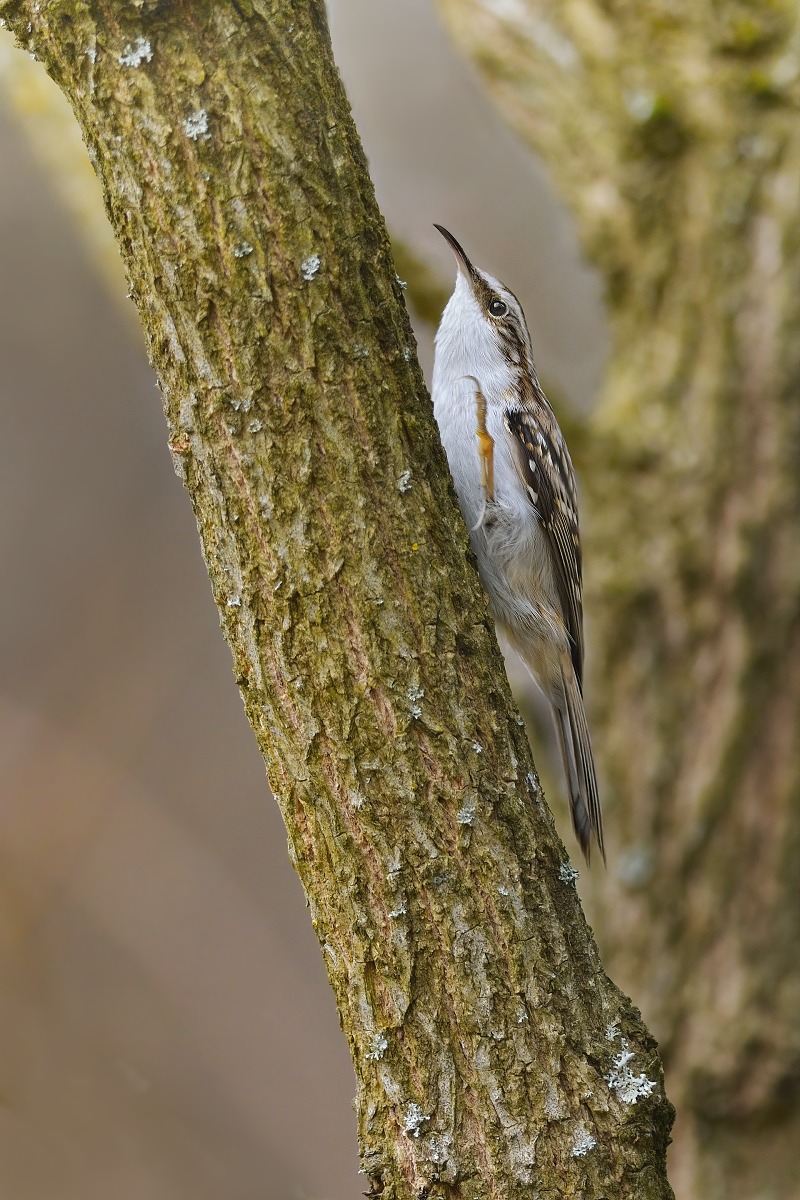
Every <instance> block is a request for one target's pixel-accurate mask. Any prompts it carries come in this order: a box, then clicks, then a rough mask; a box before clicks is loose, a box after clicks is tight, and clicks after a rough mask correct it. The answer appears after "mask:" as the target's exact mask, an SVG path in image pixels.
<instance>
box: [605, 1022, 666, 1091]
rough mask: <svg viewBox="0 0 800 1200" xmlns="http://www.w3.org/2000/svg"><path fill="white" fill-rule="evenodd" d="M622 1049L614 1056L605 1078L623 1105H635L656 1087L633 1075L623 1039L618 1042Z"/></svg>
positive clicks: (641, 1077) (632, 1054)
mask: <svg viewBox="0 0 800 1200" xmlns="http://www.w3.org/2000/svg"><path fill="white" fill-rule="evenodd" d="M620 1045H621V1046H622V1049H621V1050H620V1052H619V1054H617V1055H615V1057H614V1061H613V1063H612V1066H611V1070H610V1071H609V1073H608V1075H606V1076H605V1081H606V1083H607V1084H608V1086H609V1087H610V1088H611V1089H612V1090H613V1091H615V1092H616V1094H617V1096H618V1097H619V1099H620V1100H621V1101H622V1103H623V1104H636V1102H637V1100H641V1098H642V1097H643V1096H649V1095H650V1093H651V1092H652V1090H653V1088H654V1087H655V1086H656V1085H655V1081H654V1080H653V1079H648V1078H647V1076H646V1075H634V1073H633V1071H632V1070H631V1068H630V1066H629V1064H630V1062H631V1061H632V1060H633V1058H634V1053H633V1051H632V1050H629V1049H628V1043H627V1041H626V1039H625V1038H623V1039H622V1041H621V1042H620Z"/></svg>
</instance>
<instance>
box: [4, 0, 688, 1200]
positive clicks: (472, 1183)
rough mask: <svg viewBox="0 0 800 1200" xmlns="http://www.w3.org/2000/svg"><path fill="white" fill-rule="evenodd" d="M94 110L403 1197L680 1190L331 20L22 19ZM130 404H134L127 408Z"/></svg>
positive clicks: (264, 734)
mask: <svg viewBox="0 0 800 1200" xmlns="http://www.w3.org/2000/svg"><path fill="white" fill-rule="evenodd" d="M0 14H1V15H2V16H3V17H4V18H5V20H6V21H7V22H8V24H9V25H10V26H11V28H12V29H13V31H14V32H15V33H16V35H17V37H18V38H19V39H20V41H21V43H22V45H23V47H24V48H26V49H28V50H30V51H31V52H33V53H35V54H36V55H37V56H38V57H40V58H41V59H42V60H43V62H44V63H45V65H46V67H47V69H48V71H49V72H50V73H51V75H52V76H53V78H54V79H55V80H56V82H58V83H59V84H60V85H61V87H62V88H63V90H64V91H65V93H66V94H67V96H68V98H69V99H70V102H71V103H72V105H73V108H74V110H75V113H76V115H77V117H78V120H79V122H80V124H81V126H82V129H83V132H84V136H85V138H86V142H87V145H88V147H89V153H90V156H91V158H92V161H93V163H94V165H95V167H96V169H97V172H98V174H99V176H100V179H101V182H102V185H103V189H104V194H105V200H106V205H107V210H108V214H109V217H110V219H111V222H112V225H113V227H114V230H115V232H116V235H117V238H118V241H119V244H120V247H121V249H122V253H123V256H124V259H125V263H126V267H127V271H128V275H129V279H130V286H131V294H132V296H133V298H134V300H135V302H136V304H137V307H138V309H139V313H140V316H141V319H142V323H143V325H144V329H145V333H146V337H147V341H148V346H149V352H150V355H151V358H152V361H153V364H154V366H155V368H156V371H157V373H158V375H159V377H160V380H161V384H162V389H163V392H164V397H165V408H166V415H167V421H168V425H169V437H170V445H171V448H172V452H173V455H174V458H175V462H176V466H177V469H178V470H179V472H180V474H181V475H182V477H183V479H184V480H185V483H186V486H187V489H188V491H189V494H190V496H191V500H192V503H193V506H194V510H195V513H196V516H197V522H198V527H199V531H200V536H201V540H202V545H203V550H204V554H205V557H206V561H207V564H208V568H209V574H210V576H211V581H212V586H213V590H214V595H215V597H216V601H217V604H218V607H219V612H220V617H221V622H222V626H223V630H224V632H225V635H226V637H227V639H228V641H229V643H230V646H231V650H232V653H233V658H234V668H235V672H236V677H237V680H238V683H239V686H240V688H241V693H242V697H243V700H244V704H245V709H246V711H247V715H248V717H249V719H250V722H251V724H252V725H253V728H254V730H255V733H256V736H257V738H258V741H259V744H260V746H261V749H262V751H263V753H264V757H265V760H266V762H267V766H268V771H269V777H270V780H271V782H272V785H273V788H274V791H275V794H276V796H277V798H278V802H279V804H280V806H281V809H282V812H283V815H284V818H285V821H286V827H287V830H288V834H289V847H290V854H291V856H292V858H293V861H294V862H295V863H296V866H297V870H298V872H299V874H300V876H301V878H302V881H303V884H304V886H305V889H306V893H307V896H308V901H309V906H310V908H311V913H312V918H313V922H314V926H315V929H316V931H317V934H318V936H319V940H320V943H321V945H322V949H323V952H324V958H325V962H326V965H327V968H328V972H329V975H330V979H331V983H332V985H333V989H334V992H335V994H336V999H337V1002H338V1005H339V1011H340V1014H341V1020H342V1025H343V1028H344V1031H345V1034H346V1036H347V1038H348V1041H349V1044H350V1048H351V1051H352V1056H353V1062H354V1064H355V1069H356V1076H357V1080H358V1097H357V1106H358V1122H359V1135H360V1148H361V1156H362V1161H363V1166H364V1170H365V1172H366V1173H367V1175H368V1177H369V1181H370V1185H371V1188H372V1191H373V1193H376V1194H377V1193H379V1192H380V1193H381V1194H382V1195H384V1196H386V1197H392V1198H393V1197H397V1198H398V1200H401V1198H403V1200H404V1198H406V1197H408V1198H411V1197H420V1196H439V1197H464V1198H465V1200H466V1198H467V1197H470V1198H475V1200H477V1198H478V1197H481V1198H482V1197H498V1198H499V1197H501V1196H502V1197H504V1198H507V1197H517V1196H518V1197H522V1196H523V1195H524V1196H530V1195H531V1194H532V1191H531V1188H532V1186H533V1188H534V1191H535V1194H536V1195H537V1196H539V1197H542V1198H543V1200H544V1198H545V1197H564V1196H575V1197H578V1196H580V1197H587V1198H588V1197H598V1198H599V1197H603V1196H604V1197H609V1196H612V1195H613V1196H614V1197H615V1198H616V1197H620V1198H623V1197H630V1198H631V1200H633V1197H637V1198H638V1200H641V1198H643V1197H647V1198H649V1197H653V1198H655V1197H668V1196H670V1195H671V1192H670V1189H669V1185H668V1184H667V1182H666V1177H665V1174H664V1153H665V1148H666V1142H667V1138H668V1131H669V1126H670V1121H671V1107H670V1105H669V1103H668V1101H667V1100H666V1099H665V1097H664V1093H663V1088H662V1081H661V1068H660V1064H659V1060H658V1057H657V1051H656V1047H655V1044H654V1042H653V1040H652V1039H651V1038H650V1037H649V1035H648V1034H647V1032H646V1030H645V1029H644V1027H643V1026H642V1024H641V1022H640V1019H639V1017H638V1014H637V1013H636V1011H635V1010H634V1009H633V1008H632V1006H631V1005H630V1003H629V1002H628V1001H627V1000H626V999H625V998H624V997H623V996H622V995H621V994H620V993H619V992H618V990H617V989H616V988H615V987H614V985H613V984H611V983H610V981H609V980H608V979H607V977H606V976H605V975H604V973H603V971H602V969H601V965H600V962H599V960H598V957H597V953H596V949H595V946H594V943H593V941H592V939H591V934H590V932H589V930H588V927H587V926H586V923H585V921H584V919H583V916H582V913H581V910H580V905H579V902H578V899H577V895H576V892H575V888H574V886H573V880H572V875H571V871H570V869H569V868H568V867H567V865H566V863H565V855H564V850H563V847H561V845H560V843H559V842H558V839H557V837H556V835H555V833H554V830H553V826H552V821H551V819H550V816H549V813H548V812H547V809H546V807H545V806H544V805H543V803H542V799H541V795H540V792H539V788H538V783H537V781H536V778H535V775H534V774H533V767H532V763H531V761H530V758H529V752H528V748H527V744H526V741H525V737H524V731H523V729H522V728H521V727H520V724H519V722H518V719H517V718H516V717H515V716H514V715H513V711H512V709H511V706H510V703H509V695H508V689H507V686H506V683H505V678H504V674H503V669H502V665H501V661H500V658H499V655H498V652H497V648H496V644H495V640H494V635H493V632H492V627H491V622H490V620H489V617H488V613H487V609H486V605H485V601H484V599H483V597H482V595H481V593H480V589H479V586H478V583H477V577H476V574H475V571H474V568H473V565H472V564H471V562H470V560H469V558H468V555H467V553H466V544H467V543H466V534H465V531H464V529H463V527H462V525H461V524H460V520H459V518H458V517H457V513H456V509H455V507H454V504H453V498H452V493H451V489H450V487H449V483H448V481H447V479H448V477H447V472H446V468H445V463H444V459H443V455H442V452H441V449H440V446H439V444H438V439H437V437H436V434H435V428H434V425H433V422H432V416H431V409H430V405H429V401H428V398H427V396H426V394H425V389H424V385H423V382H422V378H421V375H420V372H419V369H418V366H417V364H416V360H415V355H414V350H413V342H412V337H411V333H410V328H409V324H408V320H407V316H406V313H405V310H404V308H403V304H402V294H401V291H400V288H399V285H398V283H397V281H396V278H395V275H394V270H393V267H392V263H391V258H390V254H389V250H388V243H387V239H386V233H385V230H384V227H383V223H382V221H381V219H380V216H379V214H378V212H377V209H376V206H375V202H374V197H373V192H372V188H371V185H370V182H369V177H368V174H367V170H366V166H365V162H364V158H363V155H362V152H361V149H360V146H359V143H358V139H357V135H356V133H355V130H354V127H353V125H352V121H351V118H350V114H349V110H348V106H347V103H346V100H345V97H344V94H343V91H342V87H341V84H340V81H339V78H338V75H337V73H336V70H335V66H334V64H333V60H332V55H331V48H330V43H329V38H328V32H327V27H326V22H325V13H324V8H323V6H322V3H321V2H320V0H310V2H309V3H304V4H298V3H289V2H288V0H284V2H277V0H276V2H273V3H266V2H264V3H250V2H249V0H238V2H235V0H230V2H222V0H219V2H215V3H211V2H208V3H197V2H194V3H189V2H188V0H187V2H184V3H169V4H166V3H163V4H162V3H159V2H158V0H132V2H130V3H121V2H119V0H52V2H51V3H48V4H46V5H41V4H38V3H33V2H29V3H22V2H20V0H4V2H2V3H0ZM110 402H112V400H110Z"/></svg>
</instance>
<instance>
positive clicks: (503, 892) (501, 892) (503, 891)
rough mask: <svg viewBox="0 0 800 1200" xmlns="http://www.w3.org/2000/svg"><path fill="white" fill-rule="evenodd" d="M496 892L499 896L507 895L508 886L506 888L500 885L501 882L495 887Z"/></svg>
mask: <svg viewBox="0 0 800 1200" xmlns="http://www.w3.org/2000/svg"><path fill="white" fill-rule="evenodd" d="M497 894H498V895H499V896H508V895H509V894H510V893H509V890H508V888H507V887H503V886H502V884H501V885H500V887H499V888H498V889H497Z"/></svg>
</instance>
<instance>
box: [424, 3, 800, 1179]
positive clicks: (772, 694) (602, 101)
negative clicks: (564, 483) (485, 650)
mask: <svg viewBox="0 0 800 1200" xmlns="http://www.w3.org/2000/svg"><path fill="white" fill-rule="evenodd" d="M439 6H440V8H441V10H442V13H443V15H444V17H445V20H446V22H447V24H448V26H449V28H450V29H451V31H452V33H453V36H454V37H455V39H456V40H457V42H458V43H459V44H460V45H461V46H462V47H463V49H464V51H465V53H466V54H468V55H469V56H470V57H471V58H472V59H473V61H474V62H475V63H476V65H477V67H478V69H479V70H480V72H481V75H482V78H483V79H484V81H485V84H486V86H487V88H488V90H489V92H490V94H491V96H492V97H493V99H494V101H495V102H496V104H497V106H498V108H499V110H500V112H501V113H502V114H503V115H504V116H505V118H506V119H507V120H508V121H509V122H510V123H511V124H512V125H513V127H514V128H515V129H516V130H517V131H518V132H519V133H520V134H521V136H522V137H523V138H524V139H525V140H526V141H527V142H528V143H529V144H530V145H531V146H532V147H533V148H534V149H535V150H536V151H537V152H538V153H539V154H541V155H542V156H543V158H544V159H545V161H546V163H547V165H548V167H549V169H550V171H551V172H552V175H553V178H554V180H555V181H556V184H557V186H558V188H559V191H560V194H561V196H562V197H563V198H564V200H565V201H566V203H567V204H568V205H569V207H570V209H571V211H572V212H573V214H574V216H575V218H576V220H577V223H578V228H579V232H580V235H581V238H582V241H583V245H584V247H585V250H586V253H587V254H588V255H589V257H590V258H591V259H592V260H593V261H594V262H595V263H596V264H597V265H598V266H599V268H600V269H601V271H602V273H603V275H604V278H605V283H606V297H607V304H608V310H609V315H610V320H611V329H612V336H613V347H612V353H611V359H610V363H609V369H608V373H607V378H606V380H605V384H604V387H603V390H602V394H601V396H600V399H599V402H598V405H597V408H596V410H595V411H594V412H593V414H592V416H591V418H590V420H588V421H587V423H586V425H585V428H584V429H583V431H582V433H583V436H582V439H581V444H580V446H579V448H578V452H577V454H576V457H577V459H578V465H579V468H580V475H581V482H582V485H583V489H584V495H585V501H584V512H585V515H586V562H587V588H588V593H589V595H588V600H587V612H588V618H589V622H590V627H589V641H590V650H589V670H590V681H589V685H588V695H589V702H590V708H591V724H592V731H593V739H594V742H595V746H596V753H597V756H598V759H599V762H600V767H601V775H602V781H603V784H604V788H603V791H604V807H605V810H606V823H607V827H608V829H609V845H610V849H609V864H610V869H609V872H608V874H607V875H602V874H599V873H597V874H593V875H592V877H591V880H590V881H589V883H588V885H587V886H588V888H589V889H590V896H589V909H590V916H592V917H593V919H594V922H595V925H596V929H597V932H598V937H599V940H600V944H601V948H602V950H603V954H604V958H605V962H606V964H607V966H608V967H609V969H610V971H611V973H612V975H613V976H614V978H615V979H617V980H618V981H619V982H620V983H621V985H622V986H623V987H624V988H625V989H626V990H627V991H629V992H630V993H631V995H633V996H635V997H636V999H637V1003H639V1004H641V1007H642V1010H643V1012H644V1015H645V1017H646V1019H647V1020H648V1021H649V1022H650V1023H651V1024H652V1026H653V1028H654V1030H655V1032H656V1034H657V1036H658V1038H659V1041H660V1044H661V1047H662V1050H663V1053H664V1055H665V1060H666V1066H667V1078H668V1081H669V1086H670V1095H671V1096H672V1098H673V1100H674V1101H675V1103H676V1106H677V1109H678V1114H679V1117H678V1120H677V1122H676V1126H675V1132H674V1137H675V1139H676V1145H675V1147H674V1148H673V1151H672V1152H671V1161H672V1164H673V1166H672V1178H673V1182H674V1185H675V1188H676V1192H677V1194H678V1195H681V1196H683V1197H685V1198H687V1200H688V1198H689V1197H692V1198H694V1200H723V1198H725V1200H732V1198H735V1197H741V1198H742V1200H745V1198H747V1200H753V1198H755V1197H764V1198H766V1197H774V1198H775V1200H777V1198H778V1197H788V1196H790V1195H800V1184H799V1183H798V1174H799V1173H798V1169H797V1146H798V1144H800V1030H799V1029H798V1013H799V1012H800V987H799V986H798V983H799V981H798V969H799V968H800V955H799V954H798V949H799V947H800V928H799V926H800V905H799V904H798V863H799V860H800V824H799V821H800V816H799V809H798V784H799V782H800V737H798V730H799V729H800V711H799V708H800V706H799V704H798V701H800V620H799V619H798V618H800V537H799V536H798V534H799V533H800V524H799V523H798V517H800V469H799V466H800V457H799V456H798V449H800V439H799V438H798V425H799V423H800V353H799V346H798V337H799V336H800V335H799V332H798V331H800V286H799V285H800V261H799V255H798V247H799V246H800V232H799V230H798V219H797V216H798V198H799V197H800V117H799V116H798V108H799V107H800V104H799V103H798V101H799V100H800V53H799V51H800V40H799V37H798V33H799V31H798V10H797V5H796V4H795V3H793V2H782V0H772V2H770V3H764V4H748V3H736V2H730V3H711V0H703V2H702V3H696V4H678V5H675V4H664V3H662V2H661V0H648V2H641V3H637V4H630V3H624V2H617V0H612V2H610V3H609V2H606V0H574V2H571V3H566V2H564V3H561V2H556V0H509V2H502V3H500V2H489V0H439ZM542 286H543V287H545V288H546V287H547V281H546V280H544V281H542Z"/></svg>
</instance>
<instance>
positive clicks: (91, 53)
mask: <svg viewBox="0 0 800 1200" xmlns="http://www.w3.org/2000/svg"><path fill="white" fill-rule="evenodd" d="M84 54H85V55H86V57H87V58H88V60H89V62H90V63H92V64H94V63H96V62H97V50H96V49H95V47H94V46H90V47H89V48H88V50H84Z"/></svg>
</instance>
